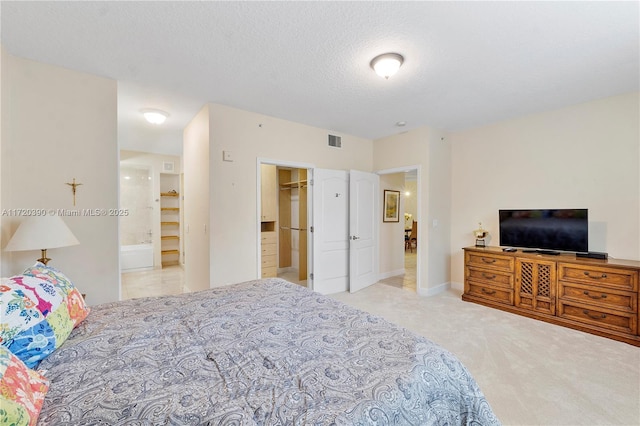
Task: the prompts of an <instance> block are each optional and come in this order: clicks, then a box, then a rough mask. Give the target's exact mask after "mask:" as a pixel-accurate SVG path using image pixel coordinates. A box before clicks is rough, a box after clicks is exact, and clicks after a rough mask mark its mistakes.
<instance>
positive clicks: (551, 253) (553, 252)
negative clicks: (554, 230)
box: [522, 249, 560, 256]
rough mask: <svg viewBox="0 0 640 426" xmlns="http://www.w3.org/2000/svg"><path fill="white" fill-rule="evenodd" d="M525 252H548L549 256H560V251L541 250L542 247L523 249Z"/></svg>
mask: <svg viewBox="0 0 640 426" xmlns="http://www.w3.org/2000/svg"><path fill="white" fill-rule="evenodd" d="M522 252H523V253H538V254H546V255H549V256H559V255H560V252H559V251H555V250H541V249H535V250H533V249H531V250H522Z"/></svg>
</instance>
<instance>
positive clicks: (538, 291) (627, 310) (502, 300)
mask: <svg viewBox="0 0 640 426" xmlns="http://www.w3.org/2000/svg"><path fill="white" fill-rule="evenodd" d="M639 275H640V262H639V261H633V260H621V259H608V260H597V259H586V258H576V256H575V255H569V254H561V255H558V256H553V255H541V254H537V253H523V252H522V251H521V250H518V251H516V252H511V253H509V252H503V251H502V249H501V248H499V247H466V248H465V249H464V294H463V295H462V300H466V301H468V302H475V303H479V304H482V305H486V306H490V307H492V308H497V309H501V310H503V311H508V312H512V313H516V314H520V315H524V316H528V317H531V318H535V319H539V320H542V321H546V322H550V323H553V324H558V325H563V326H565V327H571V328H575V329H577V330H582V331H585V332H587V333H592V334H597V335H600V336H604V337H608V338H611V339H615V340H620V341H622V342H626V343H629V344H632V345H635V346H640V330H639V328H638V321H639V316H638V315H639V314H638V304H639V302H640V299H639V295H638V294H639V292H638V276H639Z"/></svg>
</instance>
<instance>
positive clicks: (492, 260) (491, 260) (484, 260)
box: [482, 257, 496, 263]
mask: <svg viewBox="0 0 640 426" xmlns="http://www.w3.org/2000/svg"><path fill="white" fill-rule="evenodd" d="M482 261H483V262H484V263H496V260H495V259H485V258H484V257H483V258H482Z"/></svg>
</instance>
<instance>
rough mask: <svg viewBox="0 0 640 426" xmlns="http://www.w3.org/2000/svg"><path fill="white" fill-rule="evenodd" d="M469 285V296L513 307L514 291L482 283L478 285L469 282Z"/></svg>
mask: <svg viewBox="0 0 640 426" xmlns="http://www.w3.org/2000/svg"><path fill="white" fill-rule="evenodd" d="M467 285H468V292H467V294H469V295H473V296H477V297H481V298H483V299H485V300H490V301H493V302H498V303H505V304H507V305H513V291H511V290H507V289H504V288H501V287H494V286H490V285H483V284H482V283H476V282H473V281H467Z"/></svg>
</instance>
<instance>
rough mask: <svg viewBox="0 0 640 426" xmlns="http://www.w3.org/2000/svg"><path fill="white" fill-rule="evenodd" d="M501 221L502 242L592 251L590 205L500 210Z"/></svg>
mask: <svg viewBox="0 0 640 426" xmlns="http://www.w3.org/2000/svg"><path fill="white" fill-rule="evenodd" d="M499 225H500V245H501V246H508V247H520V248H527V249H532V250H536V249H537V250H550V251H555V250H559V251H571V252H587V251H589V226H588V211H587V209H555V210H500V211H499Z"/></svg>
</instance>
